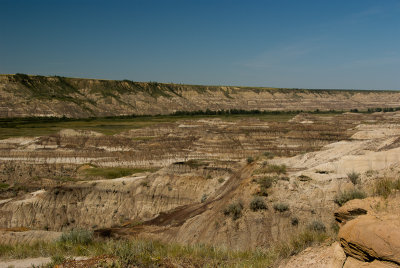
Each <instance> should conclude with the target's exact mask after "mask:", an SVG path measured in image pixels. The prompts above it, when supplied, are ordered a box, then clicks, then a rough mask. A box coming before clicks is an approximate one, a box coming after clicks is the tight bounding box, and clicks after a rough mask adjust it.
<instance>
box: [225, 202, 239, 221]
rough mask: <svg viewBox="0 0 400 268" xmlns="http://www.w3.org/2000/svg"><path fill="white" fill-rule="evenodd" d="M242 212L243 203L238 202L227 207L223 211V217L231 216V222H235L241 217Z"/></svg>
mask: <svg viewBox="0 0 400 268" xmlns="http://www.w3.org/2000/svg"><path fill="white" fill-rule="evenodd" d="M242 210H243V202H242V201H240V200H238V201H236V202H234V203H231V204H230V205H229V206H228V207H226V208H225V210H224V215H225V216H231V217H232V220H234V221H235V220H237V219H239V218H240V217H242Z"/></svg>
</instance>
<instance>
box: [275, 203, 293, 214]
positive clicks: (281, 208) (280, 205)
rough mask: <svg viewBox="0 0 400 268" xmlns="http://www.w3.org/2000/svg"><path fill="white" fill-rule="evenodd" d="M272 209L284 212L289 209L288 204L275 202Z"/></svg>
mask: <svg viewBox="0 0 400 268" xmlns="http://www.w3.org/2000/svg"><path fill="white" fill-rule="evenodd" d="M274 209H275V211H279V212H284V211H287V210H289V205H288V204H286V203H275V204H274Z"/></svg>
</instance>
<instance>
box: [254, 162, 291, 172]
mask: <svg viewBox="0 0 400 268" xmlns="http://www.w3.org/2000/svg"><path fill="white" fill-rule="evenodd" d="M266 173H276V174H286V165H284V164H282V165H274V164H272V165H267V166H266V167H263V168H260V169H257V170H255V171H254V172H253V174H266Z"/></svg>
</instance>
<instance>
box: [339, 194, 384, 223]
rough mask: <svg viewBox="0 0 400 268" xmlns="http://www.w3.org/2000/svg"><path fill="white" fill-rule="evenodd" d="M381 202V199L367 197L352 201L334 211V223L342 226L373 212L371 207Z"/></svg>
mask: <svg viewBox="0 0 400 268" xmlns="http://www.w3.org/2000/svg"><path fill="white" fill-rule="evenodd" d="M379 201H381V198H377V197H369V198H366V199H353V200H350V201H348V202H347V203H346V204H344V205H343V206H342V207H340V208H338V209H337V210H336V211H335V214H334V215H335V219H336V221H338V222H340V223H342V224H344V223H346V222H347V221H349V220H352V219H355V218H356V217H358V216H360V215H365V214H367V213H368V212H371V211H372V210H373V207H374V206H376V204H377V203H378V202H379Z"/></svg>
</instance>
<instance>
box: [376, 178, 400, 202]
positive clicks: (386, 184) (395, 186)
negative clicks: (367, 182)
mask: <svg viewBox="0 0 400 268" xmlns="http://www.w3.org/2000/svg"><path fill="white" fill-rule="evenodd" d="M393 190H400V179H397V180H392V179H389V178H383V179H377V181H376V182H375V185H374V194H375V195H380V196H383V197H384V198H388V197H389V195H390V194H391V193H392V191H393Z"/></svg>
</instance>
